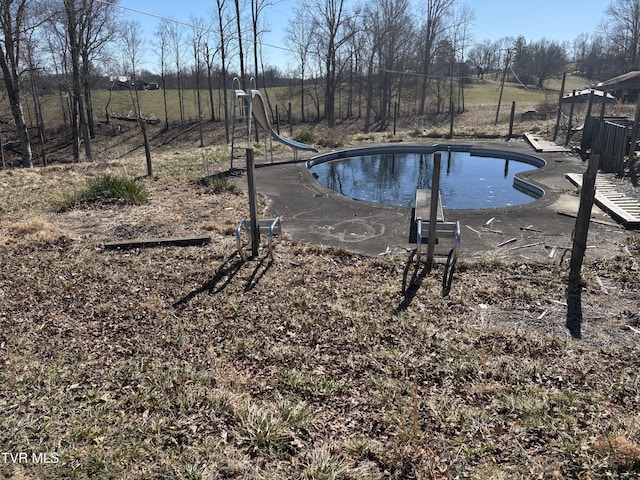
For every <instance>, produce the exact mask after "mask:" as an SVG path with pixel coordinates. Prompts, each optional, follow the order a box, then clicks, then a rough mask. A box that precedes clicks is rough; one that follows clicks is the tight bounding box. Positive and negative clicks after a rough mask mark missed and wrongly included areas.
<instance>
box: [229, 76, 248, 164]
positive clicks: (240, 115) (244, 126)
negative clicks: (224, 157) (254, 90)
mask: <svg viewBox="0 0 640 480" xmlns="http://www.w3.org/2000/svg"><path fill="white" fill-rule="evenodd" d="M251 80H252V81H253V79H251ZM251 107H252V102H251V94H250V93H247V92H245V91H244V90H243V89H242V87H241V85H240V80H239V79H238V78H237V77H235V78H234V79H233V93H232V96H231V168H232V169H233V161H234V159H244V158H246V157H245V151H246V149H247V148H249V147H250V146H251V114H252V112H251Z"/></svg>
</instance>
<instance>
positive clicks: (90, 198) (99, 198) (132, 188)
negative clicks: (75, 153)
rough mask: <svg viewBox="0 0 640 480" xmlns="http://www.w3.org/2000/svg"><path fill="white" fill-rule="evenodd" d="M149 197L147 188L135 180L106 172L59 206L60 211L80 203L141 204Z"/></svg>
mask: <svg viewBox="0 0 640 480" xmlns="http://www.w3.org/2000/svg"><path fill="white" fill-rule="evenodd" d="M148 199H149V194H148V193H147V191H146V190H145V188H144V187H143V186H142V185H140V184H139V183H138V182H136V181H135V180H131V179H129V178H126V177H123V176H119V175H111V174H105V175H100V176H98V177H96V178H92V179H90V180H88V181H87V186H86V187H85V188H83V189H81V190H79V191H76V192H73V193H72V194H71V195H69V196H67V197H66V198H65V199H64V200H63V201H62V203H61V204H60V205H59V206H58V208H57V210H58V211H59V212H62V211H65V210H69V209H71V208H74V207H76V206H79V205H88V204H95V203H98V204H114V203H123V204H128V205H140V204H141V203H145V202H146V201H147V200H148Z"/></svg>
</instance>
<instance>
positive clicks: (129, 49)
mask: <svg viewBox="0 0 640 480" xmlns="http://www.w3.org/2000/svg"><path fill="white" fill-rule="evenodd" d="M141 30H142V28H141V26H140V22H136V21H129V22H125V23H124V25H123V27H122V33H121V36H120V38H121V42H122V47H123V48H122V55H123V67H124V70H125V74H128V75H130V76H131V80H132V82H133V91H132V103H133V109H134V111H135V115H136V118H137V120H138V124H139V125H140V130H141V131H142V138H143V142H144V152H145V156H146V160H147V175H148V176H149V177H151V176H153V165H152V162H151V146H150V145H149V138H148V136H147V122H146V121H145V119H144V118H143V117H142V108H141V105H140V95H139V93H138V89H139V86H138V82H137V81H136V73H137V71H138V64H139V62H140V60H141V58H142V56H143V54H144V42H143V40H142V37H141V36H140V32H141Z"/></svg>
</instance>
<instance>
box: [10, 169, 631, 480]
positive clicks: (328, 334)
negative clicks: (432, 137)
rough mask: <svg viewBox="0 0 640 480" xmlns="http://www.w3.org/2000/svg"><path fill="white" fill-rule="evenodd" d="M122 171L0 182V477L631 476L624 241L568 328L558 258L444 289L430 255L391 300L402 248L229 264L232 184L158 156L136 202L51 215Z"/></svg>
mask: <svg viewBox="0 0 640 480" xmlns="http://www.w3.org/2000/svg"><path fill="white" fill-rule="evenodd" d="M121 169H122V166H119V165H117V164H111V165H107V164H102V165H101V164H95V165H91V166H87V165H78V166H64V167H51V168H49V169H43V170H38V171H9V172H0V184H1V185H0V186H1V188H2V190H1V192H2V194H1V195H2V197H1V198H0V200H1V202H0V215H1V216H0V358H1V361H2V368H1V369H0V424H1V425H2V428H1V429H0V450H2V452H3V454H2V455H3V456H2V458H0V472H1V473H2V475H3V476H4V478H16V479H17V478H43V479H44V478H46V479H49V478H51V479H53V478H79V479H84V478H132V479H133V478H193V479H197V478H202V479H217V478H252V479H253V478H264V479H367V478H392V479H406V478H445V479H446V478H451V479H453V478H473V479H476V478H483V479H484V478H495V479H514V478H522V479H530V478H565V479H575V478H582V479H591V478H592V479H597V478H637V477H638V476H639V475H640V416H638V408H639V406H640V373H639V371H638V365H639V364H640V355H639V353H640V333H639V332H640V315H639V311H638V305H639V304H640V265H639V260H638V259H639V256H640V243H639V240H638V236H637V234H632V233H631V232H630V235H629V241H628V245H627V247H626V250H623V251H621V252H620V253H619V254H618V255H616V256H613V257H611V258H607V259H601V260H598V261H597V262H595V261H594V262H590V263H587V264H585V266H584V276H585V282H586V287H585V290H584V292H583V296H582V302H583V304H582V307H583V312H584V324H583V339H582V340H580V341H576V340H572V339H571V338H570V337H569V336H568V334H567V332H566V330H565V328H564V321H565V317H566V305H565V303H564V302H565V298H564V297H565V285H566V274H567V268H568V267H567V265H566V264H563V265H558V264H557V263H556V264H528V263H510V262H493V261H492V262H469V261H465V260H464V257H463V258H462V261H461V265H460V268H459V270H458V271H457V273H456V276H455V280H454V283H453V288H452V292H451V295H450V296H449V297H448V298H444V299H443V298H442V297H441V296H440V288H441V287H440V281H439V275H441V274H442V266H441V265H438V266H437V267H436V268H435V271H433V272H431V273H429V274H428V275H424V277H423V278H422V279H421V283H420V285H419V287H418V288H415V289H412V290H410V291H409V293H408V294H407V295H403V294H402V293H401V290H402V277H403V271H404V268H405V262H406V259H405V258H404V257H394V258H367V257H362V256H358V255H354V254H351V253H349V252H348V251H345V250H337V249H331V248H325V247H318V246H311V245H304V244H299V243H297V242H295V241H292V240H291V239H285V241H284V242H282V243H281V244H280V245H278V257H277V259H276V261H275V262H270V260H269V258H268V256H266V254H265V252H264V251H262V252H261V254H260V256H259V257H258V258H254V259H251V260H249V261H247V262H241V261H240V258H239V256H238V255H237V254H236V252H235V241H234V235H233V233H234V229H235V224H236V222H237V221H238V219H239V218H242V217H243V216H246V210H247V199H246V196H245V195H244V193H240V194H237V193H214V192H213V191H211V190H210V189H208V188H207V187H205V186H203V185H201V184H199V183H198V182H197V179H198V177H199V175H198V172H197V171H195V170H194V171H192V172H191V173H189V172H187V173H185V174H184V175H176V174H175V172H173V171H171V172H169V170H163V169H162V168H158V172H159V173H158V174H157V175H158V177H157V178H156V179H155V180H144V181H143V183H144V185H145V186H146V188H147V189H148V190H149V192H150V194H151V200H150V202H149V203H148V204H145V205H141V206H104V207H102V208H101V207H91V208H85V209H76V210H71V211H69V212H64V213H60V214H56V213H54V209H53V208H52V207H51V206H50V201H51V199H52V198H56V197H60V196H62V195H64V194H65V192H66V191H67V190H68V189H69V188H71V187H72V186H77V185H80V184H81V183H82V180H83V179H84V178H85V177H87V176H92V175H95V174H96V173H97V172H99V171H108V170H121ZM261 201H262V206H263V207H264V206H265V205H266V199H261ZM202 233H207V234H209V235H211V238H212V243H211V244H210V245H207V246H203V247H184V248H177V247H173V248H149V249H139V250H127V251H107V250H104V249H103V248H102V242H104V241H108V240H118V239H123V238H135V237H164V236H186V235H194V234H202ZM4 453H9V454H11V455H4ZM19 453H25V454H27V456H26V457H21V456H19V455H18V454H19ZM44 453H47V454H49V456H48V457H46V456H43V455H42V454H44ZM25 458H26V461H22V460H23V459H25ZM46 459H48V460H49V461H48V462H46V461H45V460H46Z"/></svg>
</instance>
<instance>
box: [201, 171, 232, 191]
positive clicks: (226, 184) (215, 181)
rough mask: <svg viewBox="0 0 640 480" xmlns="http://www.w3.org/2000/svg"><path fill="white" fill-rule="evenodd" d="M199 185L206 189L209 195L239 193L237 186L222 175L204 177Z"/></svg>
mask: <svg viewBox="0 0 640 480" xmlns="http://www.w3.org/2000/svg"><path fill="white" fill-rule="evenodd" d="M200 183H201V184H202V185H204V186H205V187H207V191H208V192H209V193H224V192H229V193H238V192H239V191H240V188H239V187H238V185H236V184H235V183H233V182H232V181H231V180H229V178H228V177H226V176H222V175H213V176H210V177H205V178H203V179H202V180H201V181H200Z"/></svg>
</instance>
